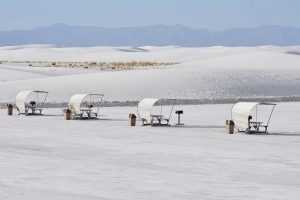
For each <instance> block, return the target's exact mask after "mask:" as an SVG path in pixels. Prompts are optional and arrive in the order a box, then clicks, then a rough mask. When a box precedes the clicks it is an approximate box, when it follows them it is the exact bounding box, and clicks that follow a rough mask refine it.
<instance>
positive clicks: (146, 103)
mask: <svg viewBox="0 0 300 200" xmlns="http://www.w3.org/2000/svg"><path fill="white" fill-rule="evenodd" d="M157 101H159V99H154V98H145V99H143V100H141V101H140V102H139V104H138V115H139V117H140V119H145V120H146V121H147V122H150V121H151V110H152V107H153V106H154V104H155V103H156V102H157Z"/></svg>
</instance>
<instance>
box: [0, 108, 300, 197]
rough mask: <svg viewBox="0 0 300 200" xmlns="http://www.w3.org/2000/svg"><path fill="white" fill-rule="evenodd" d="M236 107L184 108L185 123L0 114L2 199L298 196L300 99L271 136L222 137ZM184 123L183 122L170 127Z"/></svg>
mask: <svg viewBox="0 0 300 200" xmlns="http://www.w3.org/2000/svg"><path fill="white" fill-rule="evenodd" d="M231 106H232V105H230V104H228V105H199V106H178V107H177V108H176V109H183V110H184V114H183V119H182V120H183V122H184V123H185V126H184V127H181V128H180V127H142V126H140V122H138V126H136V127H129V126H128V121H127V117H128V113H135V112H136V108H135V107H124V108H102V109H101V114H102V115H103V116H102V120H96V121H64V120H63V116H62V115H61V114H62V111H61V110H60V109H48V110H45V114H47V116H44V117H25V116H17V115H14V116H11V117H9V116H6V115H4V110H1V113H2V114H1V115H0V133H1V134H0V156H1V161H0V199H22V200H26V199H30V200H32V199H51V200H58V199H63V200H66V199H78V200H79V199H128V200H132V199H172V200H173V199H230V200H232V199H236V200H238V199H249V200H250V199H251V200H253V199H263V200H268V199H270V200H271V199H272V200H274V199H285V200H288V199H291V200H294V199H298V198H300V192H299V187H300V160H299V157H300V151H299V150H300V127H299V120H300V115H299V113H300V103H280V104H278V106H277V108H276V110H275V113H274V118H273V119H272V121H271V125H270V134H269V135H245V134H241V133H238V134H234V135H227V134H225V133H224V122H225V120H226V119H228V118H229V117H230V109H231ZM175 122H176V116H174V118H172V121H171V124H174V123H175Z"/></svg>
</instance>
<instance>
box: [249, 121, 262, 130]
mask: <svg viewBox="0 0 300 200" xmlns="http://www.w3.org/2000/svg"><path fill="white" fill-rule="evenodd" d="M262 124H263V122H249V126H250V129H251V128H252V127H253V128H254V129H255V131H256V132H259V127H261V125H262Z"/></svg>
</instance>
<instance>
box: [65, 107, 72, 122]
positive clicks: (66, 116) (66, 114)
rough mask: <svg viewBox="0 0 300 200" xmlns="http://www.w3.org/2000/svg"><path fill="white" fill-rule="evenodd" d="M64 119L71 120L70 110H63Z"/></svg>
mask: <svg viewBox="0 0 300 200" xmlns="http://www.w3.org/2000/svg"><path fill="white" fill-rule="evenodd" d="M64 117H65V120H71V110H70V109H65V112H64Z"/></svg>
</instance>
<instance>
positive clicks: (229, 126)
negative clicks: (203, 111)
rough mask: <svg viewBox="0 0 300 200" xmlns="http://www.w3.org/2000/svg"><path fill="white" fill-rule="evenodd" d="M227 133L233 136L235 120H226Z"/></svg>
mask: <svg viewBox="0 0 300 200" xmlns="http://www.w3.org/2000/svg"><path fill="white" fill-rule="evenodd" d="M225 132H226V133H227V134H233V133H234V122H233V120H226V130H225Z"/></svg>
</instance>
